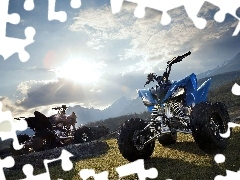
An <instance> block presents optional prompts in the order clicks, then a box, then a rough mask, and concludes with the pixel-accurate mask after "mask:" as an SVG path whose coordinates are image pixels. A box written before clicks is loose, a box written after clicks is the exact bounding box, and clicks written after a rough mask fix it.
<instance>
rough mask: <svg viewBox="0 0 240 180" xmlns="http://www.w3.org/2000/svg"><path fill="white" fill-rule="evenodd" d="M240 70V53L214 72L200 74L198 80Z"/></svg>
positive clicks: (213, 70)
mask: <svg viewBox="0 0 240 180" xmlns="http://www.w3.org/2000/svg"><path fill="white" fill-rule="evenodd" d="M238 70H240V52H239V53H238V54H237V55H236V56H235V57H234V58H233V59H231V60H226V61H224V62H223V63H222V64H220V65H218V66H217V67H216V68H214V69H212V70H208V71H206V72H203V73H200V74H198V75H197V77H198V79H201V78H205V77H209V76H214V75H217V74H223V73H226V72H232V71H238Z"/></svg>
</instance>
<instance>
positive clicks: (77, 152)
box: [7, 141, 109, 171]
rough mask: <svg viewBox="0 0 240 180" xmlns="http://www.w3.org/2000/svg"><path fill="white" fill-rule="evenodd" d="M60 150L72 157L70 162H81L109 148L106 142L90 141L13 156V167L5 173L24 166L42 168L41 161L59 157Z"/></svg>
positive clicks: (105, 151)
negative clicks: (65, 151) (29, 165)
mask: <svg viewBox="0 0 240 180" xmlns="http://www.w3.org/2000/svg"><path fill="white" fill-rule="evenodd" d="M62 149H65V150H67V151H68V152H70V153H72V154H73V155H74V156H73V157H71V158H70V159H71V160H81V159H85V158H92V157H97V156H100V155H102V154H105V153H107V151H108V149H109V147H108V145H107V143H106V142H103V141H92V142H88V143H82V144H71V145H69V146H65V147H59V148H54V149H50V150H46V151H40V152H31V153H29V154H25V155H19V156H15V157H14V160H15V165H14V167H12V168H10V169H8V170H7V171H11V170H20V169H22V167H23V166H24V165H25V164H31V165H33V166H34V168H43V167H44V165H43V160H44V159H49V160H51V159H56V158H58V157H59V156H60V155H61V152H62ZM51 165H54V163H51Z"/></svg>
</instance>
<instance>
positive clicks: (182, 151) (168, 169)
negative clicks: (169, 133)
mask: <svg viewBox="0 0 240 180" xmlns="http://www.w3.org/2000/svg"><path fill="white" fill-rule="evenodd" d="M106 142H107V144H108V145H109V151H108V152H107V153H106V154H103V155H101V156H99V157H95V158H90V159H83V160H78V161H73V162H74V168H73V169H72V170H71V171H69V172H64V171H62V170H61V166H60V165H57V166H52V167H50V173H51V179H58V178H62V179H73V180H80V179H81V178H80V176H79V174H78V173H79V171H80V170H82V169H94V170H95V172H96V173H100V172H103V171H108V172H109V176H108V178H109V179H118V174H117V172H116V170H115V168H116V167H119V166H122V165H124V164H128V163H129V162H128V161H127V160H126V159H124V158H123V157H122V156H121V154H120V153H119V150H118V147H117V141H116V139H109V140H106ZM239 150H240V128H239V127H238V128H234V129H233V133H232V136H231V138H230V140H229V145H228V148H227V149H226V150H225V151H224V153H223V154H224V155H225V157H226V161H225V162H224V163H221V164H217V163H216V162H215V161H214V156H215V155H208V154H205V153H204V152H203V151H201V150H200V149H199V148H198V146H197V144H196V143H195V142H194V140H193V138H192V136H191V135H185V134H180V133H179V134H178V141H177V143H176V144H174V145H171V146H168V147H163V146H162V145H160V144H159V143H158V141H156V146H155V149H154V152H153V154H152V156H151V158H150V159H148V160H145V169H149V168H152V167H155V168H156V169H157V170H158V178H157V179H159V180H161V179H163V180H165V179H168V178H170V179H174V180H179V179H181V180H182V179H183V180H184V179H191V180H192V179H201V180H202V179H204V180H205V179H206V180H207V179H214V177H215V176H217V175H223V176H225V173H226V169H228V170H231V171H235V172H236V171H238V170H239V168H240V153H239ZM42 172H44V170H37V171H36V172H35V174H39V173H42ZM19 178H24V176H23V175H22V174H21V172H15V173H12V174H11V176H8V177H7V179H19ZM92 179H93V178H92ZM122 179H129V180H130V179H132V180H133V179H138V178H137V176H136V175H131V176H127V177H124V178H122Z"/></svg>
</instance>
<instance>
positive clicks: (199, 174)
mask: <svg viewBox="0 0 240 180" xmlns="http://www.w3.org/2000/svg"><path fill="white" fill-rule="evenodd" d="M168 148H171V149H177V150H178V151H183V152H190V153H193V154H196V155H200V157H199V160H198V161H196V160H195V161H194V162H189V161H186V160H185V159H180V158H179V159H170V158H160V157H151V158H150V159H147V160H145V168H146V169H149V168H152V167H155V168H156V169H157V170H158V178H157V179H159V180H160V179H164V180H165V179H168V178H171V179H174V180H175V179H181V180H182V179H214V178H215V177H216V176H217V175H222V176H226V170H230V171H234V172H237V171H239V169H240V128H236V129H235V130H234V131H233V133H232V135H231V138H230V139H229V143H228V146H227V149H226V150H224V152H223V153H222V154H223V155H224V156H225V158H226V159H225V162H224V163H220V164H217V163H216V162H215V161H214V157H215V154H214V155H206V154H205V153H204V152H203V151H202V150H200V149H199V148H198V146H197V145H196V144H195V143H194V142H178V143H176V144H174V145H171V146H169V147H168ZM201 157H203V158H204V157H209V159H210V160H208V162H206V163H205V160H204V159H201ZM239 179H240V177H239Z"/></svg>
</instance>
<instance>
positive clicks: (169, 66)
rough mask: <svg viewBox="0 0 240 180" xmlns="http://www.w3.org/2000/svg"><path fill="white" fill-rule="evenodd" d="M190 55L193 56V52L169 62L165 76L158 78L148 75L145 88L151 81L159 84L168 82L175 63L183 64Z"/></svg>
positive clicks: (152, 74)
mask: <svg viewBox="0 0 240 180" xmlns="http://www.w3.org/2000/svg"><path fill="white" fill-rule="evenodd" d="M190 54H191V52H190V51H188V52H187V53H185V54H183V55H181V56H178V57H174V58H173V59H172V60H171V61H168V62H167V68H166V71H165V72H164V73H163V76H157V75H154V73H150V74H148V76H147V79H148V80H147V82H146V83H145V85H144V87H145V86H146V85H147V84H149V83H150V82H151V81H153V82H154V80H156V81H157V82H158V83H159V84H161V83H165V82H168V77H169V74H170V71H171V67H172V65H173V64H175V63H178V62H181V61H182V60H183V59H184V58H185V57H187V56H189V55H190Z"/></svg>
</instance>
